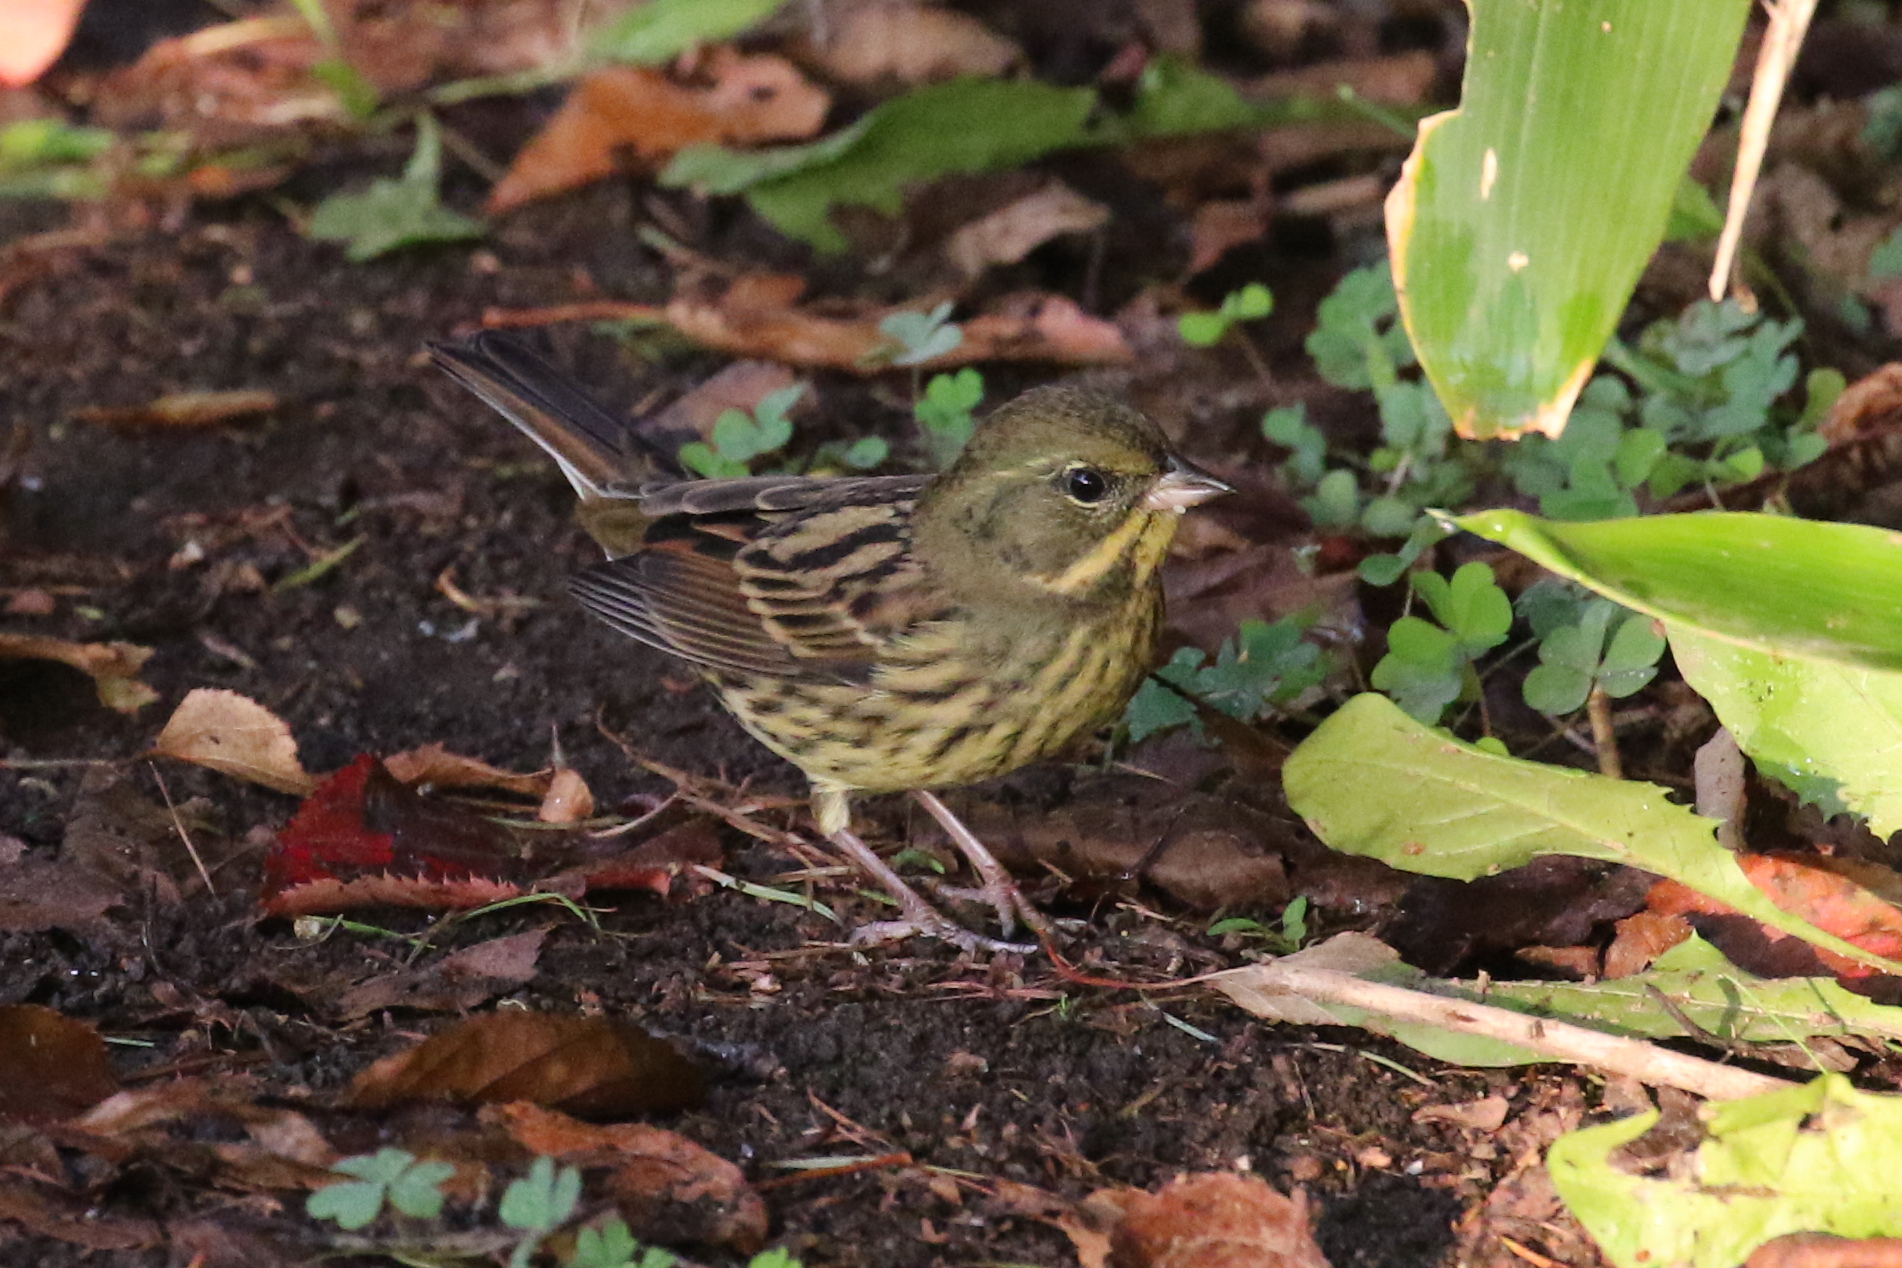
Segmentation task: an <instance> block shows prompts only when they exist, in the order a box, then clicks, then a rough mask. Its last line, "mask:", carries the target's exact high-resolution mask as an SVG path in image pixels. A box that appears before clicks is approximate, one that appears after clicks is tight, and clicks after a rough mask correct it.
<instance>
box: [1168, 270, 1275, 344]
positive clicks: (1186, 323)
mask: <svg viewBox="0 0 1902 1268" xmlns="http://www.w3.org/2000/svg"><path fill="white" fill-rule="evenodd" d="M1274 310H1275V297H1274V295H1273V294H1272V293H1271V292H1270V291H1269V290H1268V288H1267V287H1266V286H1263V285H1262V284H1261V283H1260V282H1250V283H1249V284H1248V285H1246V286H1244V287H1242V288H1241V289H1240V290H1236V291H1230V292H1229V293H1228V294H1227V295H1225V296H1223V297H1222V306H1221V307H1220V308H1218V309H1216V310H1215V311H1214V312H1212V313H1183V314H1182V315H1181V316H1180V317H1178V318H1176V333H1177V334H1179V335H1181V336H1182V342H1184V343H1186V344H1188V345H1189V346H1190V347H1192V348H1212V347H1214V346H1215V345H1216V344H1218V343H1220V342H1221V341H1222V338H1223V336H1225V335H1227V334H1228V332H1229V331H1230V330H1232V329H1233V328H1234V327H1235V326H1237V325H1239V324H1241V323H1242V322H1245V321H1258V320H1260V319H1261V318H1263V317H1266V316H1267V315H1268V314H1269V313H1271V312H1273V311H1274Z"/></svg>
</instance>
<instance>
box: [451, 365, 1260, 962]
mask: <svg viewBox="0 0 1902 1268" xmlns="http://www.w3.org/2000/svg"><path fill="white" fill-rule="evenodd" d="M430 352H431V355H432V356H433V357H434V358H435V360H436V362H437V364H438V365H440V366H441V367H442V368H443V369H444V370H445V371H447V372H448V373H449V374H450V375H451V376H452V377H454V378H455V379H456V380H457V381H458V382H460V383H462V384H463V385H464V386H465V387H467V388H469V389H470V390H471V391H473V392H474V393H475V394H476V395H477V396H480V397H481V398H482V399H483V400H485V401H487V402H488V403H489V404H490V405H491V406H493V407H495V409H497V410H498V411H500V412H501V413H502V414H503V415H504V416H505V417H507V418H508V419H509V421H510V422H512V423H514V424H515V425H516V426H517V427H519V428H520V429H521V430H522V431H523V432H525V433H527V435H528V436H529V437H530V438H531V439H533V440H534V441H535V442H536V443H537V444H539V445H540V446H541V447H542V448H543V449H544V450H546V451H547V452H548V453H549V454H550V455H551V456H553V457H554V459H555V461H556V462H557V463H558V464H560V466H561V469H562V471H563V473H564V474H565V475H566V476H567V477H568V480H569V482H570V483H571V484H572V485H573V486H574V488H575V492H576V493H577V494H578V495H579V498H580V505H579V506H578V508H577V512H576V514H577V518H578V519H579V520H580V521H581V523H582V525H583V527H584V528H586V529H587V531H588V532H589V534H590V535H591V536H593V537H594V539H595V540H596V541H597V542H599V543H600V544H601V546H602V547H603V548H604V549H605V550H606V552H607V555H608V559H607V561H606V562H604V563H600V564H596V565H593V566H592V567H589V568H587V569H585V570H583V571H582V572H581V573H580V574H579V575H577V576H576V577H575V578H574V579H573V581H572V582H571V589H572V591H573V593H574V595H575V597H576V598H577V599H579V600H580V602H581V605H582V606H583V607H584V608H586V609H588V610H589V611H590V612H592V613H593V614H594V615H595V616H597V617H599V618H600V619H601V620H603V621H605V622H606V623H607V624H608V625H610V626H612V627H613V628H615V629H617V630H619V631H621V632H622V633H624V634H627V635H629V636H630V637H632V638H635V639H637V640H639V641H640V642H643V643H646V644H648V645H649V646H652V647H657V648H660V649H661V650H663V651H667V652H670V653H672V654H673V655H675V656H677V657H679V658H681V659H682V660H684V661H686V662H687V663H689V664H691V665H692V666H693V667H694V668H695V669H696V670H697V671H698V672H699V673H700V675H701V677H703V678H704V679H706V681H707V682H708V683H710V684H711V685H712V687H713V689H714V690H715V691H716V692H717V693H718V694H719V696H720V699H721V701H722V702H723V703H724V704H725V705H726V707H727V709H728V710H729V711H730V712H731V713H732V714H733V716H734V717H735V718H737V719H738V720H739V722H740V725H741V726H743V727H745V728H746V729H747V730H748V731H749V732H751V733H752V735H753V736H754V737H755V738H757V739H758V740H759V741H760V742H761V743H762V744H764V745H766V747H767V748H769V749H771V750H772V751H773V752H775V753H777V754H779V755H780V756H781V757H783V758H785V759H786V760H787V761H789V762H791V763H792V764H793V765H795V766H797V767H799V768H800V770H802V771H803V772H805V774H806V777H807V778H808V779H809V780H810V781H811V786H812V808H813V816H814V818H815V819H816V820H817V822H818V826H819V830H820V831H821V832H822V833H823V834H825V836H826V837H827V839H828V840H830V841H831V842H832V843H833V844H834V845H835V846H836V847H837V848H839V849H840V850H842V851H843V852H845V853H846V854H847V855H848V856H850V857H851V858H852V859H853V861H854V862H855V863H857V864H858V865H859V866H860V867H861V868H862V869H863V870H865V871H866V872H868V873H869V874H871V875H872V876H873V877H874V878H875V879H877V880H878V881H879V883H880V884H882V885H883V886H884V887H885V888H886V889H887V890H888V891H889V892H890V893H891V895H892V896H893V898H895V899H896V900H897V902H898V905H899V908H900V910H901V912H902V913H903V916H904V919H903V920H902V921H894V922H884V923H880V924H878V925H874V926H868V927H867V928H865V929H863V930H860V931H859V932H860V934H861V936H863V935H866V934H871V935H874V936H881V937H884V936H905V935H910V934H929V935H933V936H937V937H941V938H944V939H947V940H949V941H951V942H953V943H956V944H957V945H959V946H961V947H964V948H966V949H977V948H986V949H992V950H997V949H1006V948H1008V949H1010V950H1023V949H1026V948H1023V947H1020V946H1017V945H1014V944H1011V943H1008V942H1002V941H999V940H996V939H991V938H987V937H982V936H979V935H977V934H975V933H973V932H971V931H970V930H967V929H965V928H963V927H962V926H960V925H958V924H956V923H955V922H953V921H951V920H950V919H949V918H947V917H946V916H944V915H943V914H941V913H940V912H938V911H937V910H936V909H935V908H933V907H932V906H931V905H930V904H929V903H927V902H926V901H925V900H924V899H923V898H922V897H920V896H919V895H918V893H917V892H916V891H915V890H914V889H912V887H911V886H910V885H908V884H907V883H906V882H905V881H904V880H903V878H901V877H900V876H899V875H898V874H897V873H896V872H895V871H893V870H892V869H891V867H890V866H889V865H887V864H886V863H885V862H884V860H883V859H881V858H879V857H878V855H876V854H875V853H873V852H872V850H871V849H870V847H868V846H866V845H865V844H864V842H862V841H861V840H859V838H858V837H857V836H856V835H855V834H853V832H852V831H851V829H850V813H849V807H848V800H847V799H848V797H849V796H850V795H851V794H853V793H888V792H909V793H911V794H912V795H913V796H914V797H916V798H917V799H918V800H919V802H920V804H921V805H923V806H924V808H925V809H926V811H927V812H929V813H930V814H931V815H932V817H933V818H935V819H937V820H938V821H939V823H940V824H942V825H943V826H944V828H945V830H946V831H947V832H948V833H949V834H950V836H951V839H952V840H953V841H954V842H955V843H956V844H957V845H958V847H959V849H960V850H961V851H962V852H963V853H964V855H965V856H966V858H968V859H969V860H970V862H971V865H972V867H973V869H974V870H975V871H976V872H977V874H978V876H979V878H980V880H981V881H982V888H981V891H980V892H981V893H982V895H983V897H984V898H985V899H987V900H988V901H989V903H990V904H991V905H992V906H993V907H994V908H995V910H996V911H997V913H998V919H999V922H1000V924H1001V925H1002V926H1003V931H1004V937H1005V938H1009V937H1010V935H1011V933H1012V931H1013V928H1014V917H1015V916H1019V915H1021V916H1022V917H1023V919H1024V921H1025V923H1026V924H1028V925H1030V926H1031V927H1032V928H1033V929H1036V930H1037V931H1038V932H1043V931H1044V930H1045V929H1046V928H1047V924H1046V922H1044V921H1043V919H1042V916H1041V914H1040V913H1038V912H1037V911H1036V909H1035V908H1034V907H1033V906H1032V905H1031V904H1030V903H1029V902H1028V901H1027V900H1025V899H1024V898H1023V897H1022V895H1021V894H1019V893H1018V891H1017V888H1016V886H1015V885H1014V884H1013V883H1012V882H1011V880H1010V877H1009V875H1008V873H1006V872H1005V870H1004V868H1003V867H1002V866H1001V865H1000V864H999V863H998V862H997V861H996V860H995V859H994V858H993V857H992V856H991V854H990V852H989V851H988V850H987V849H985V848H984V845H983V844H982V842H980V841H978V839H977V838H976V837H975V836H973V835H972V834H971V832H970V831H969V830H968V829H967V828H965V827H964V825H963V824H962V823H960V822H959V821H958V820H957V818H956V817H955V816H954V815H952V814H951V812H950V810H949V809H948V808H946V807H945V806H944V804H943V803H942V802H941V801H939V800H938V798H937V797H935V796H933V795H932V793H931V791H930V790H932V789H937V788H946V787H954V786H957V785H962V784H969V783H975V782H977V781H979V780H984V779H989V778H991V777H992V776H995V775H1002V774H1005V773H1006V772H1009V771H1013V770H1016V769H1017V768H1018V767H1020V766H1025V765H1027V764H1029V763H1031V762H1036V761H1039V760H1041V759H1044V758H1047V757H1052V756H1055V755H1057V754H1058V753H1060V752H1062V751H1063V750H1064V749H1066V748H1067V747H1069V746H1070V745H1071V744H1072V743H1073V742H1075V741H1077V740H1078V739H1080V738H1082V737H1085V736H1087V735H1089V734H1090V733H1091V732H1093V731H1095V730H1096V729H1098V728H1099V727H1101V726H1103V725H1105V724H1106V723H1108V722H1110V721H1112V720H1114V719H1115V718H1116V717H1117V716H1118V714H1120V713H1121V711H1122V708H1123V706H1124V705H1125V704H1126V703H1127V702H1128V700H1129V697H1130V695H1131V693H1132V692H1134V691H1135V689H1136V687H1137V685H1138V684H1139V683H1140V682H1141V681H1142V679H1143V676H1144V675H1145V674H1146V673H1147V672H1148V670H1149V668H1150V666H1151V664H1152V663H1153V661H1154V657H1155V653H1156V650H1157V640H1158V637H1159V635H1160V633H1161V630H1162V620H1163V598H1162V581H1161V576H1160V569H1161V566H1162V561H1163V557H1164V555H1165V554H1166V553H1167V552H1168V549H1169V542H1170V539H1171V538H1173V537H1174V536H1175V531H1176V525H1177V522H1178V520H1179V517H1180V516H1181V514H1182V512H1183V511H1185V510H1187V509H1188V508H1189V507H1192V506H1195V505H1197V504H1198V503H1201V502H1204V501H1207V500H1208V499H1209V498H1212V497H1215V496H1216V495H1218V494H1222V493H1227V492H1230V489H1229V487H1228V486H1227V485H1225V484H1223V483H1222V482H1221V481H1220V480H1217V479H1215V478H1214V477H1213V476H1210V475H1208V474H1206V473H1204V472H1202V471H1199V470H1197V469H1196V468H1194V467H1193V466H1191V465H1189V464H1188V463H1187V462H1185V461H1183V460H1182V458H1180V457H1179V456H1178V455H1176V454H1175V453H1173V452H1172V451H1171V450H1170V448H1169V445H1168V443H1167V441H1166V439H1165V438H1164V436H1163V434H1162V432H1161V431H1160V430H1158V429H1157V427H1156V426H1155V425H1154V424H1153V423H1151V422H1150V421H1149V420H1148V419H1146V418H1144V417H1143V416H1142V415H1141V414H1140V413H1138V412H1137V411H1135V410H1134V409H1132V408H1130V407H1129V406H1128V405H1126V404H1124V403H1122V402H1121V401H1119V400H1117V399H1116V398H1115V397H1113V396H1110V395H1108V394H1105V393H1101V392H1096V391H1086V390H1082V389H1078V388H1067V387H1044V388H1037V389H1034V390H1032V391H1029V392H1026V393H1024V394H1023V395H1022V396H1019V397H1017V398H1016V399H1015V400H1013V401H1011V402H1010V403H1008V404H1006V405H1003V406H1001V407H1000V408H998V409H997V410H995V411H994V412H993V413H992V414H991V415H990V416H989V417H988V418H987V419H986V420H985V421H984V422H983V423H982V424H981V425H980V426H979V427H978V428H977V430H976V432H975V434H974V435H973V436H972V437H971V440H970V442H969V444H967V445H966V446H965V449H964V451H963V453H962V454H960V455H959V457H958V459H957V461H956V462H955V463H954V464H953V465H952V466H951V467H950V468H949V469H948V470H946V471H944V472H943V473H942V474H940V475H937V476H935V477H934V476H925V475H897V476H850V477H835V478H814V477H807V476H793V475H773V476H753V477H746V478H741V479H722V480H687V479H679V478H673V479H669V478H666V477H667V476H668V474H669V473H670V471H671V472H674V473H677V472H678V468H677V467H676V466H675V465H674V464H673V462H672V460H671V459H670V458H668V457H667V456H666V455H664V454H662V453H659V452H658V451H657V450H654V449H653V448H652V447H651V446H649V445H647V444H646V442H645V441H644V439H643V438H642V437H640V436H639V434H638V433H637V432H635V431H634V429H633V428H631V427H630V426H629V425H628V424H627V423H626V422H625V421H624V420H622V419H620V418H618V417H616V416H615V415H614V414H612V413H610V412H609V411H608V410H607V409H605V408H604V407H602V406H601V405H600V404H598V403H597V402H596V401H594V400H593V399H592V398H591V397H590V396H589V395H588V394H587V393H586V392H585V391H583V390H582V389H580V388H579V387H578V386H576V385H575V384H574V383H573V382H572V381H571V380H570V379H569V378H568V377H567V376H565V375H564V374H563V373H562V372H561V371H559V370H557V369H555V368H554V367H553V366H551V365H549V364H548V363H547V362H545V361H543V360H542V359H541V358H540V357H539V356H537V355H535V354H534V353H533V352H531V351H529V350H528V348H526V347H525V346H524V345H523V344H522V343H520V342H519V341H517V340H516V339H514V338H512V337H509V336H507V335H503V334H499V333H496V332H493V331H488V332H482V333H479V334H477V335H475V336H473V337H472V338H470V339H467V340H464V341H460V342H455V343H437V344H432V345H431V346H430Z"/></svg>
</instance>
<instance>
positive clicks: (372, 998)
mask: <svg viewBox="0 0 1902 1268" xmlns="http://www.w3.org/2000/svg"><path fill="white" fill-rule="evenodd" d="M547 936H548V935H547V931H546V930H544V929H531V930H529V931H528V932H527V933H515V934H509V935H508V936H506V937H502V938H491V939H490V940H489V941H487V942H478V943H477V944H476V945H474V946H472V947H465V948H463V949H462V950H460V951H457V952H455V953H454V954H453V955H447V956H444V957H443V958H442V959H441V960H438V961H437V962H436V963H434V964H431V965H427V966H425V967H423V968H420V969H408V970H404V971H403V972H400V973H390V972H388V971H386V970H385V971H379V972H377V973H376V974H375V975H373V976H371V977H370V978H368V979H367V980H365V981H363V982H359V983H358V984H357V985H355V986H353V987H351V988H350V989H349V990H347V991H345V992H344V993H343V994H342V995H340V996H338V997H337V1004H336V1012H337V1015H338V1016H340V1017H342V1018H344V1019H345V1020H353V1019H355V1018H358V1017H367V1016H369V1015H370V1014H371V1013H376V1012H381V1011H383V1010H384V1009H386V1008H410V1009H415V1010H417V1011H419V1012H467V1011H468V1010H469V1009H471V1008H475V1007H477V1006H478V1005H480V1004H482V1003H484V1002H486V1001H487V1000H488V999H489V998H490V997H491V996H494V995H498V994H500V993H502V992H503V991H507V990H510V989H513V988H514V987H516V986H520V985H521V984H522V983H524V982H527V981H529V980H531V979H532V978H534V976H535V963H536V960H537V959H538V958H539V956H540V955H541V945H542V939H543V938H545V937H547Z"/></svg>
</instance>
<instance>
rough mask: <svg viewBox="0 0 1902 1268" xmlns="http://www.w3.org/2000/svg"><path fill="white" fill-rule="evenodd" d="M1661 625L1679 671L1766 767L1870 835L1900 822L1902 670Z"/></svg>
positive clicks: (1807, 797)
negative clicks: (1864, 825) (1856, 818)
mask: <svg viewBox="0 0 1902 1268" xmlns="http://www.w3.org/2000/svg"><path fill="white" fill-rule="evenodd" d="M1665 630H1666V632H1667V633H1668V634H1669V635H1670V639H1671V654H1672V656H1673V657H1675V658H1676V660H1677V667H1678V671H1679V672H1680V673H1682V674H1683V675H1684V681H1685V682H1687V683H1689V684H1690V685H1691V686H1692V688H1694V689H1695V690H1696V691H1697V693H1698V694H1699V695H1701V696H1703V697H1704V698H1705V699H1706V700H1708V701H1710V704H1711V708H1712V709H1714V710H1716V712H1717V717H1718V718H1719V720H1721V721H1722V722H1723V724H1724V726H1725V727H1726V728H1727V729H1728V730H1729V731H1730V734H1731V736H1732V737H1733V738H1735V739H1736V741H1737V746H1738V747H1739V748H1741V749H1742V750H1743V751H1744V752H1746V753H1748V754H1750V756H1751V759H1752V760H1754V761H1755V762H1756V763H1757V765H1758V767H1760V768H1762V769H1763V770H1764V771H1765V773H1766V774H1769V775H1773V776H1775V777H1776V778H1777V779H1778V780H1780V781H1782V782H1783V783H1784V784H1785V785H1787V786H1788V787H1790V788H1792V789H1794V790H1795V791H1796V792H1797V793H1799V794H1801V796H1802V798H1803V800H1805V801H1813V802H1815V803H1816V804H1817V805H1818V806H1820V807H1821V808H1822V810H1823V813H1825V814H1838V813H1841V812H1842V811H1845V810H1847V811H1850V812H1852V813H1854V814H1859V815H1862V816H1863V817H1864V818H1866V819H1868V821H1869V827H1870V829H1871V830H1872V831H1874V832H1875V833H1876V835H1878V836H1883V837H1886V836H1888V835H1889V834H1890V833H1892V832H1895V831H1896V830H1897V829H1902V673H1895V672H1890V671H1887V670H1881V669H1866V668H1863V667H1860V666H1856V665H1843V664H1838V663H1836V662H1834V661H1827V660H1816V659H1812V658H1810V657H1807V656H1802V655H1794V654H1793V655H1786V656H1779V655H1777V654H1776V653H1774V652H1764V651H1757V650H1755V649H1753V648H1748V647H1738V646H1736V645H1735V644H1733V643H1726V642H1723V641H1721V640H1719V639H1716V638H1713V637H1711V636H1710V635H1708V634H1704V633H1701V632H1699V631H1697V630H1694V629H1692V628H1691V627H1689V626H1683V625H1673V624H1667V625H1666V626H1665Z"/></svg>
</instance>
